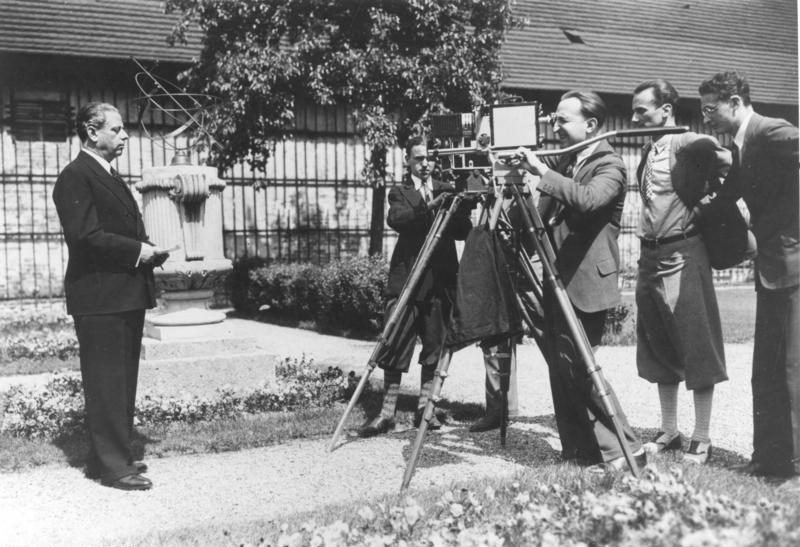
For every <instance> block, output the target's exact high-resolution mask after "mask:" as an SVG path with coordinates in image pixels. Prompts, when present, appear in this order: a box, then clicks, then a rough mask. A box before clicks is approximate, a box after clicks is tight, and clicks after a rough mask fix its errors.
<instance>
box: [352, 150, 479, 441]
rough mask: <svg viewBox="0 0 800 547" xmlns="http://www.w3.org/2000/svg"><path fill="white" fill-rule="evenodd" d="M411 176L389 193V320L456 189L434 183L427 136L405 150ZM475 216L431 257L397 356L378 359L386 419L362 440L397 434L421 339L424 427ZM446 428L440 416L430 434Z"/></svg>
mask: <svg viewBox="0 0 800 547" xmlns="http://www.w3.org/2000/svg"><path fill="white" fill-rule="evenodd" d="M405 151H406V156H405V161H406V169H407V173H406V175H405V176H404V177H403V182H402V184H399V185H396V186H394V187H392V189H391V190H390V191H389V212H388V214H387V219H386V222H387V224H388V225H389V226H390V227H391V228H393V229H394V230H396V231H397V233H398V237H397V243H396V245H395V247H394V251H393V252H392V258H391V261H390V263H389V280H388V283H387V286H386V297H387V306H386V316H387V317H388V315H389V314H390V313H391V312H392V310H393V309H394V306H395V305H396V303H397V299H398V297H399V296H400V293H401V291H402V290H403V286H404V285H405V283H406V280H407V279H408V277H409V275H410V274H411V270H412V269H413V267H414V262H415V261H416V259H417V255H418V254H419V252H420V250H421V249H422V245H423V243H424V242H425V239H426V237H427V235H428V231H429V230H430V228H431V226H432V224H433V220H434V216H435V215H436V212H437V210H438V209H439V208H440V207H441V206H443V205H444V204H445V198H446V196H447V194H448V193H450V192H453V191H455V189H454V188H453V187H452V186H451V185H450V184H448V183H445V182H442V181H438V180H435V179H433V178H432V177H431V170H432V168H433V162H431V161H429V159H428V147H427V143H426V141H425V139H423V138H422V137H421V136H415V137H411V138H410V139H409V141H408V143H407V144H406V147H405ZM468 213H469V211H468V210H466V209H463V210H462V209H461V208H460V209H459V210H458V211H457V212H456V214H455V215H453V220H452V222H451V224H450V226H449V227H448V229H447V231H446V232H445V233H444V234H443V237H442V240H441V242H440V244H439V248H438V251H437V252H436V253H435V254H434V255H433V256H432V257H431V261H430V264H429V265H428V268H427V270H426V271H425V275H424V276H423V277H422V279H421V281H420V286H419V290H418V291H417V294H416V297H415V299H414V301H412V302H410V303H409V306H408V310H407V316H406V317H404V318H403V319H402V320H401V323H400V324H401V334H400V335H399V342H398V344H397V347H395V348H392V350H393V352H391V353H389V352H388V351H387V352H386V354H385V355H381V356H379V357H378V363H379V366H380V368H382V369H383V385H384V395H383V402H382V406H381V411H380V413H379V414H378V415H377V416H375V417H374V418H372V419H369V420H367V422H366V423H365V424H364V425H363V426H362V427H361V428H360V429H359V430H358V435H359V436H361V437H373V436H375V435H381V434H384V433H387V432H389V431H391V430H392V429H394V427H395V413H396V410H397V399H398V397H399V394H400V381H401V378H402V374H403V373H404V372H408V368H409V366H410V364H411V357H412V354H413V351H414V342H415V340H416V338H417V336H419V337H420V339H421V340H422V350H421V351H420V354H419V364H420V365H421V366H422V370H421V373H420V391H419V399H418V401H417V412H416V414H415V416H414V425H415V426H419V424H420V421H421V420H422V413H423V411H424V410H425V405H426V404H427V402H428V397H429V396H430V394H431V390H432V388H433V378H434V374H435V372H436V365H437V364H438V362H439V355H440V354H441V352H442V347H443V345H444V339H445V334H446V332H445V324H446V321H447V318H448V317H449V315H450V313H451V308H452V303H453V292H454V291H455V286H456V278H457V277H456V276H457V274H458V257H457V255H456V247H455V242H454V240H455V239H464V238H465V237H466V236H467V234H468V233H469V231H470V230H471V229H472V223H471V222H470V219H469V214H468ZM440 427H441V423H440V421H438V419H437V416H434V418H433V420H432V421H431V422H430V423H429V424H428V428H429V429H439V428H440Z"/></svg>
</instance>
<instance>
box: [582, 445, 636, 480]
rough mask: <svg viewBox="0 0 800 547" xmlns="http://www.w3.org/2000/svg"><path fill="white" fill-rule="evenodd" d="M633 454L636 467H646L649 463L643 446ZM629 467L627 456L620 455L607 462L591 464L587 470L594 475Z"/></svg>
mask: <svg viewBox="0 0 800 547" xmlns="http://www.w3.org/2000/svg"><path fill="white" fill-rule="evenodd" d="M632 455H633V461H634V462H636V467H638V468H639V470H640V471H641V470H642V469H644V468H645V466H646V465H647V452H645V451H644V449H643V448H640V449H639V451H638V452H634V453H633V454H632ZM627 468H628V462H627V461H626V460H625V456H620V457H619V458H614V459H613V460H609V461H607V462H603V463H597V464H594V465H592V466H589V468H588V469H587V471H589V473H591V474H593V475H602V474H605V473H612V472H615V471H623V470H625V469H627Z"/></svg>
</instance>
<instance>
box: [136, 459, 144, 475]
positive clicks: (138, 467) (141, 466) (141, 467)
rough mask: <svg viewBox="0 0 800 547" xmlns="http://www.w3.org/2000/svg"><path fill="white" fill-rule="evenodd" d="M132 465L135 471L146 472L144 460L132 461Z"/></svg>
mask: <svg viewBox="0 0 800 547" xmlns="http://www.w3.org/2000/svg"><path fill="white" fill-rule="evenodd" d="M133 466H134V467H135V468H136V472H137V473H139V474H140V475H141V474H143V473H147V464H146V463H144V462H133Z"/></svg>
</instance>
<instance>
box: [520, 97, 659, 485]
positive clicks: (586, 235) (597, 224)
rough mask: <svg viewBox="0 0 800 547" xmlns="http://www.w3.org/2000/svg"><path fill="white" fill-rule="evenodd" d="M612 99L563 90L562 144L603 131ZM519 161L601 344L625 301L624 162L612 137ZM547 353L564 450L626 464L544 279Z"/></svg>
mask: <svg viewBox="0 0 800 547" xmlns="http://www.w3.org/2000/svg"><path fill="white" fill-rule="evenodd" d="M606 113H607V109H606V105H605V103H604V102H603V100H602V99H601V98H600V97H599V96H598V95H597V94H596V93H593V92H585V91H569V92H567V93H565V94H564V95H562V96H561V101H560V102H559V103H558V108H557V110H556V113H555V115H554V123H553V131H554V132H555V134H556V135H557V136H558V139H559V141H560V143H561V146H562V147H567V146H572V145H575V144H578V143H581V142H583V141H586V140H588V139H590V138H592V137H594V136H596V135H597V133H598V131H599V129H600V128H601V127H602V125H603V123H604V121H605V118H606ZM517 153H518V155H517V157H518V158H520V160H519V165H520V166H521V167H524V168H525V169H527V170H528V171H530V172H531V173H533V174H534V175H538V176H540V177H541V180H540V181H539V184H538V186H537V189H538V190H539V191H540V192H541V194H542V195H541V198H540V200H539V210H540V212H541V213H542V218H543V220H544V222H545V223H547V224H548V225H549V226H551V227H552V235H553V240H554V243H555V248H556V255H557V258H556V268H557V269H558V272H559V274H560V276H561V279H562V280H563V282H564V285H565V286H566V290H567V294H568V295H569V298H570V300H571V302H572V305H573V306H574V308H575V312H576V314H577V316H578V319H579V320H580V322H581V324H582V325H583V329H584V331H585V332H586V335H587V337H588V339H589V343H590V344H591V345H592V347H593V348H594V347H596V346H598V345H600V341H601V339H602V336H603V330H604V326H605V321H606V313H607V311H608V310H609V309H611V308H613V307H614V306H616V305H618V304H619V303H620V301H621V298H620V292H619V286H618V269H619V249H618V247H617V237H618V236H619V232H620V219H621V217H622V207H623V203H624V200H625V187H626V184H627V177H626V170H625V165H624V164H623V162H622V158H620V157H619V156H618V155H617V154H616V153H614V150H613V148H611V146H610V145H609V144H608V142H607V141H605V140H602V141H598V142H596V143H593V144H590V145H588V146H586V147H585V148H583V149H581V150H580V151H579V152H578V153H577V154H572V155H562V156H560V158H559V161H558V162H553V164H552V166H550V165H546V164H545V163H544V162H542V161H541V160H540V159H539V158H538V157H537V156H536V155H535V154H534V153H532V152H531V151H530V150H528V149H526V148H520V149H519V150H518V151H517ZM545 287H546V289H547V290H546V293H545V296H544V304H545V312H546V313H545V319H546V323H547V324H546V329H545V340H546V342H545V346H546V348H545V351H546V352H547V353H548V359H547V362H548V366H549V369H550V387H551V390H552V393H553V406H554V409H555V415H556V424H557V425H558V432H559V436H560V437H561V445H562V450H563V456H564V458H566V459H574V460H576V461H578V462H580V463H589V464H592V463H597V462H601V463H600V465H598V466H597V467H596V469H598V470H605V469H622V468H624V466H625V465H626V463H625V458H624V456H623V454H622V449H621V447H620V445H619V442H618V440H617V438H616V436H615V434H614V427H613V423H612V421H611V418H610V416H609V415H608V413H607V412H606V411H605V409H604V407H603V405H602V402H601V400H600V397H599V395H598V393H597V390H596V389H595V387H594V385H593V383H592V380H591V378H590V377H589V375H588V372H587V368H586V365H585V364H584V363H582V362H581V359H580V357H579V355H578V353H577V351H576V348H575V343H574V341H573V340H572V336H571V335H570V334H569V328H568V325H567V323H566V319H565V316H564V314H563V313H562V312H561V310H559V308H558V304H557V301H556V299H555V295H554V293H553V290H552V289H551V288H550V287H549V284H545ZM609 397H610V399H611V401H612V402H613V404H614V406H615V407H616V415H617V417H618V419H619V421H620V424H621V426H622V429H623V432H624V435H625V436H626V438H627V439H628V442H629V443H630V445H631V446H630V448H631V451H632V452H633V454H634V456H635V459H636V463H637V465H638V466H640V467H641V466H643V465H644V464H645V463H646V455H645V453H644V450H643V449H642V447H641V445H640V443H639V441H638V439H637V438H636V435H635V434H634V433H633V430H632V429H631V428H630V426H629V425H628V422H627V418H626V417H625V414H624V413H623V412H622V409H621V408H619V404H618V403H617V400H616V396H615V395H614V393H613V391H610V393H609Z"/></svg>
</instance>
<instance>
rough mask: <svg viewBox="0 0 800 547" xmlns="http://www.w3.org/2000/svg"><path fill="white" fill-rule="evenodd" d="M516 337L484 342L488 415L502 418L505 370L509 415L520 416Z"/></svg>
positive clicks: (482, 349)
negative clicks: (504, 372) (504, 374)
mask: <svg viewBox="0 0 800 547" xmlns="http://www.w3.org/2000/svg"><path fill="white" fill-rule="evenodd" d="M516 343H517V341H516V337H515V338H514V339H511V338H504V339H503V340H500V341H493V342H488V341H487V342H482V343H481V344H480V347H481V351H482V352H483V363H484V366H485V368H486V380H485V382H484V384H485V389H486V415H487V416H491V417H500V415H501V414H502V412H503V395H502V383H503V369H505V370H506V371H507V372H506V375H507V378H506V381H507V382H508V386H507V388H506V389H507V393H506V402H507V403H508V415H509V416H517V415H518V414H519V396H518V395H517V360H516V358H514V357H515V355H516V351H517V350H516Z"/></svg>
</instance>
